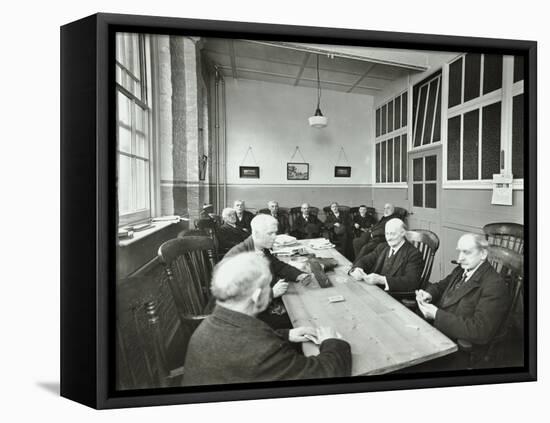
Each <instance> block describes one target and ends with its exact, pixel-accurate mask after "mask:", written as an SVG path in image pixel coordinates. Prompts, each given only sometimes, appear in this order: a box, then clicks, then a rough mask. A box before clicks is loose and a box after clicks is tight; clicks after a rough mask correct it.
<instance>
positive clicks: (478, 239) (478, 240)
mask: <svg viewBox="0 0 550 423" xmlns="http://www.w3.org/2000/svg"><path fill="white" fill-rule="evenodd" d="M464 238H471V239H472V241H474V244H475V246H476V248H477V249H478V250H480V251H485V252H487V251H488V250H489V241H487V239H486V238H485V237H484V236H483V235H479V234H473V233H467V234H464V235H462V236H461V237H460V239H464ZM460 239H459V240H460Z"/></svg>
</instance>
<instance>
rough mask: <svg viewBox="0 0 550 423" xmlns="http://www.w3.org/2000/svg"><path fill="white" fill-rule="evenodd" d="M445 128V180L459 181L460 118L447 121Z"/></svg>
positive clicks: (456, 117)
mask: <svg viewBox="0 0 550 423" xmlns="http://www.w3.org/2000/svg"><path fill="white" fill-rule="evenodd" d="M447 125H448V127H447V132H448V133H447V180H449V181H456V180H458V179H460V116H455V117H454V118H452V119H449V122H448V124H447Z"/></svg>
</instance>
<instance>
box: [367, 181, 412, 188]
mask: <svg viewBox="0 0 550 423" xmlns="http://www.w3.org/2000/svg"><path fill="white" fill-rule="evenodd" d="M372 187H373V188H401V189H406V188H408V185H407V183H403V182H390V183H387V182H386V183H383V182H382V183H377V184H374V185H373V186H372Z"/></svg>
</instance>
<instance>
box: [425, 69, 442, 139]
mask: <svg viewBox="0 0 550 423" xmlns="http://www.w3.org/2000/svg"><path fill="white" fill-rule="evenodd" d="M438 79H439V78H438ZM438 79H436V80H434V81H432V82H430V90H429V94H428V110H427V111H426V125H425V128H424V136H423V137H422V144H423V145H424V144H430V143H431V142H432V127H433V120H434V112H435V96H436V94H437V81H438Z"/></svg>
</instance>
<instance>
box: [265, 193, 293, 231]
mask: <svg viewBox="0 0 550 423" xmlns="http://www.w3.org/2000/svg"><path fill="white" fill-rule="evenodd" d="M267 208H268V209H269V213H270V214H271V216H273V217H274V218H275V219H277V222H279V229H278V230H277V235H280V234H287V235H288V233H289V232H290V225H289V224H288V217H287V216H286V215H285V214H284V213H279V203H277V202H276V201H274V200H271V201H269V202H268V203H267Z"/></svg>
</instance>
